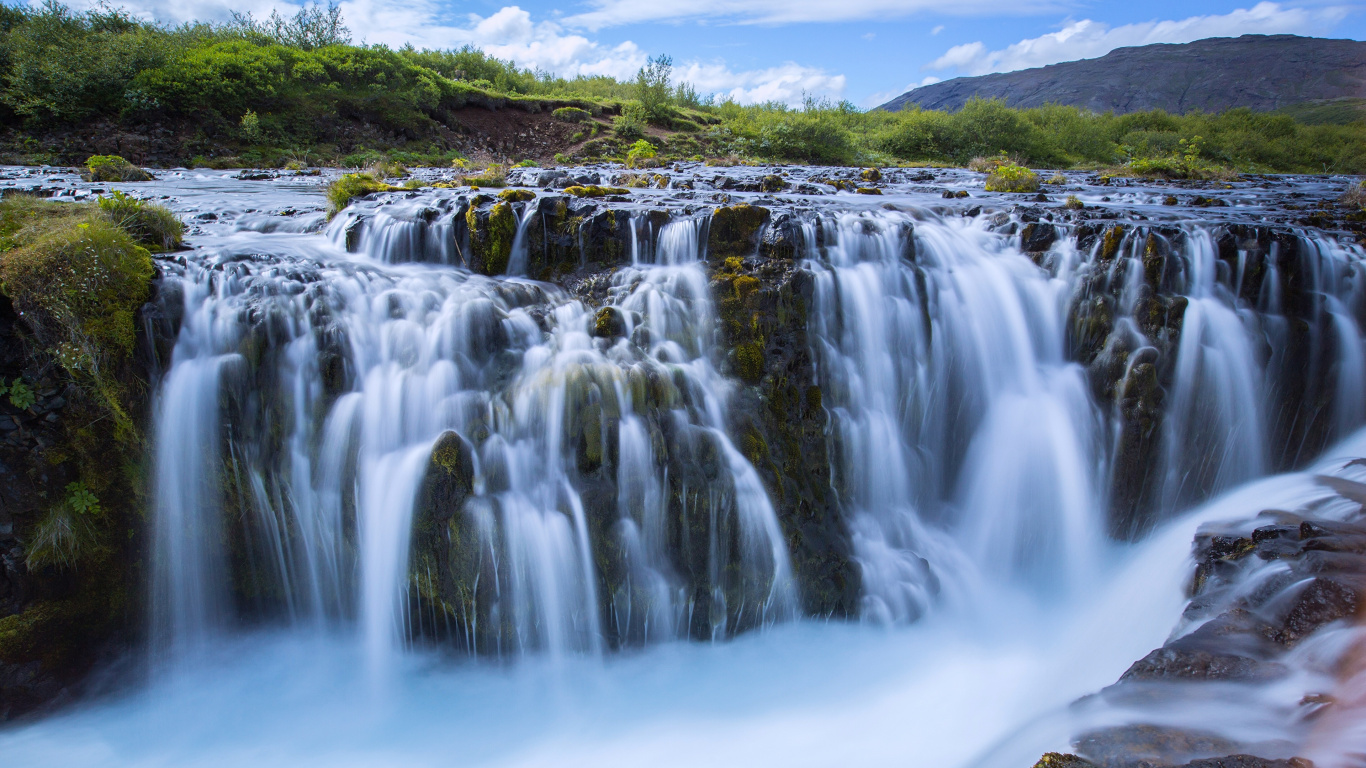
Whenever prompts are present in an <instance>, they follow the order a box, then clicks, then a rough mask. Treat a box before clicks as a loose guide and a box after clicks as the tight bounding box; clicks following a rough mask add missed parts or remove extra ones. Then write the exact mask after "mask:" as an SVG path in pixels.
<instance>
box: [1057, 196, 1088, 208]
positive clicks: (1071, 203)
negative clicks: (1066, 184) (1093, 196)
mask: <svg viewBox="0 0 1366 768" xmlns="http://www.w3.org/2000/svg"><path fill="white" fill-rule="evenodd" d="M1062 207H1064V208H1066V209H1067V210H1069V211H1080V210H1081V209H1083V208H1085V207H1086V204H1085V203H1083V202H1082V201H1081V198H1079V197H1077V196H1076V195H1068V196H1067V201H1066V202H1064V203H1063V204H1062Z"/></svg>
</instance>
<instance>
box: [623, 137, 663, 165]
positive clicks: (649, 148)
mask: <svg viewBox="0 0 1366 768" xmlns="http://www.w3.org/2000/svg"><path fill="white" fill-rule="evenodd" d="M655 154H656V153H655V146H654V145H653V144H651V143H650V142H648V141H646V140H644V139H639V140H637V141H636V143H635V144H632V145H631V148H630V149H628V150H626V166H627V167H628V168H638V167H642V166H643V165H645V163H646V161H651V160H654V159H655Z"/></svg>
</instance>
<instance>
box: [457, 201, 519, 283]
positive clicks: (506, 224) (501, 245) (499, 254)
mask: <svg viewBox="0 0 1366 768" xmlns="http://www.w3.org/2000/svg"><path fill="white" fill-rule="evenodd" d="M465 224H466V225H468V226H469V230H470V249H471V250H472V251H473V255H474V264H473V266H474V268H475V271H477V272H479V273H481V274H485V275H501V274H503V273H504V272H507V268H508V260H509V259H510V258H511V257H512V241H513V239H514V238H515V237H516V236H517V215H516V214H515V213H513V212H512V205H510V204H509V203H506V202H500V203H498V204H497V205H495V206H493V209H492V210H490V211H489V212H488V213H487V214H486V215H485V216H481V215H480V212H479V209H477V208H474V207H473V206H471V207H470V209H469V211H467V212H466V213H465Z"/></svg>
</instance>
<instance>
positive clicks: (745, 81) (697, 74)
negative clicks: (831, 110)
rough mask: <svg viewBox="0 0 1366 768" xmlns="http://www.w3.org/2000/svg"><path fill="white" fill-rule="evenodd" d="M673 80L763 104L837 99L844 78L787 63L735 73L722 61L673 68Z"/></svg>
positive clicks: (732, 97)
mask: <svg viewBox="0 0 1366 768" xmlns="http://www.w3.org/2000/svg"><path fill="white" fill-rule="evenodd" d="M674 79H675V80H680V81H686V82H689V83H692V84H693V87H695V88H696V89H697V90H698V91H699V92H701V93H715V94H718V95H720V96H722V97H729V98H731V99H734V100H736V101H738V102H740V103H741V104H753V103H756V102H763V101H781V102H784V103H787V104H796V103H799V102H800V101H801V100H802V98H803V97H804V96H808V95H809V96H815V97H822V96H825V97H829V98H832V99H838V98H840V97H842V96H843V95H844V86H845V78H844V75H832V74H830V73H828V72H826V71H825V70H823V69H816V68H813V67H804V66H801V65H800V64H796V63H793V62H790V61H789V62H787V63H786V64H781V65H779V66H776V67H769V68H767V69H751V70H746V71H741V72H735V71H733V70H731V69H730V68H728V67H727V66H726V65H725V64H723V63H721V62H713V63H709V64H708V63H700V62H692V63H688V64H684V65H682V66H676V67H674Z"/></svg>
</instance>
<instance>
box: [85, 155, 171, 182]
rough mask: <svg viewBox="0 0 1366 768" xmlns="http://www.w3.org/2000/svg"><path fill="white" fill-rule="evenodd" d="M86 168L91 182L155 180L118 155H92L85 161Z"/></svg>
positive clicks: (87, 176)
mask: <svg viewBox="0 0 1366 768" xmlns="http://www.w3.org/2000/svg"><path fill="white" fill-rule="evenodd" d="M85 167H86V174H85V176H86V179H87V180H89V181H103V182H115V181H118V182H129V181H152V180H153V179H154V178H155V177H154V176H152V174H150V173H148V172H147V171H145V170H143V169H141V168H139V167H137V166H136V165H133V164H132V163H130V162H128V161H127V160H124V159H123V158H122V157H119V156H118V155H92V156H91V157H90V158H89V159H87V160H86V161H85Z"/></svg>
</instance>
